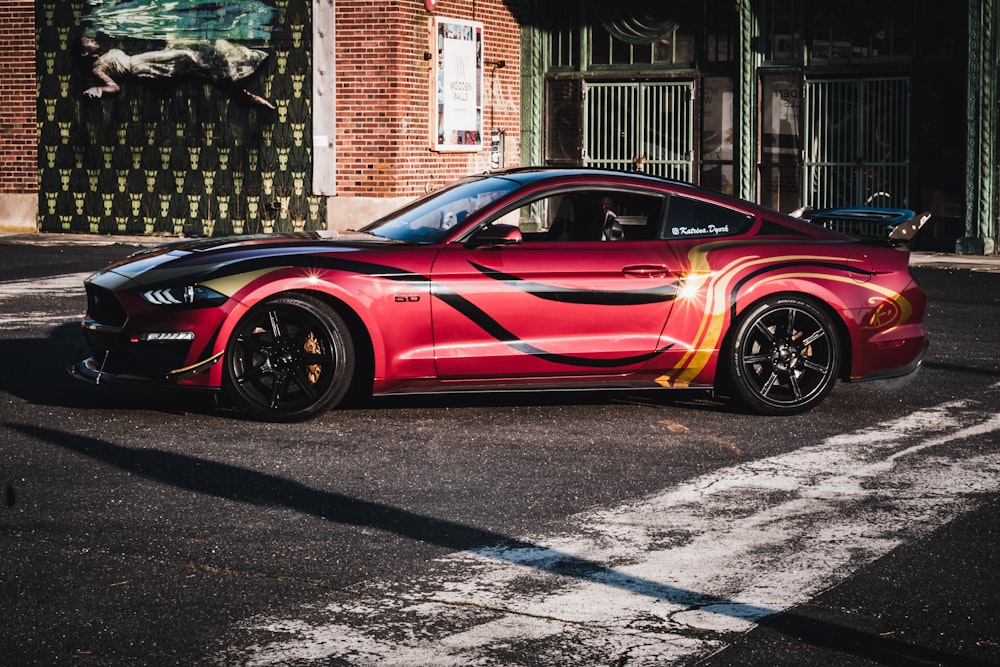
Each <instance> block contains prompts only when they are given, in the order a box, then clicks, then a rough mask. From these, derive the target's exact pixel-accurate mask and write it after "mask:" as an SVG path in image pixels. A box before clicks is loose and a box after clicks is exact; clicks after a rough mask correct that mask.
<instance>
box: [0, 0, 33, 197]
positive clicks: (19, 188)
mask: <svg viewBox="0 0 1000 667" xmlns="http://www.w3.org/2000/svg"><path fill="white" fill-rule="evenodd" d="M34 25H35V2H34V0H4V2H3V3H0V73H2V74H0V156H2V158H3V159H2V160H0V193H31V192H37V191H38V161H37V154H38V153H37V149H36V142H37V130H36V123H35V105H36V102H35V30H34Z"/></svg>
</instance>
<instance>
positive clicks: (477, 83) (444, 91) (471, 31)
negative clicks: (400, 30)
mask: <svg viewBox="0 0 1000 667" xmlns="http://www.w3.org/2000/svg"><path fill="white" fill-rule="evenodd" d="M431 26H432V39H433V44H434V51H433V54H432V57H433V63H434V87H435V95H434V108H433V110H432V123H431V133H432V136H431V143H432V146H433V148H434V150H438V151H478V150H480V149H482V147H483V103H482V95H483V24H482V23H480V22H478V21H465V20H462V19H447V18H440V17H435V18H434V19H432V21H431Z"/></svg>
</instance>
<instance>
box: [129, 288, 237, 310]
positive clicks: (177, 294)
mask: <svg viewBox="0 0 1000 667" xmlns="http://www.w3.org/2000/svg"><path fill="white" fill-rule="evenodd" d="M140 295H141V296H142V298H143V300H145V301H146V303H149V304H152V305H154V306H196V307H199V308H200V307H205V306H218V305H219V304H222V303H225V301H226V299H227V298H228V297H227V296H225V295H223V294H219V293H218V292H216V291H215V290H213V289H209V288H207V287H203V286H202V285H185V286H184V287H163V288H161V289H151V290H146V291H145V292H140Z"/></svg>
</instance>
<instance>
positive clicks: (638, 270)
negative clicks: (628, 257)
mask: <svg viewBox="0 0 1000 667" xmlns="http://www.w3.org/2000/svg"><path fill="white" fill-rule="evenodd" d="M622 273H624V274H625V275H627V276H637V277H640V278H662V277H663V276H666V275H668V274H669V273H670V269H668V268H667V267H665V266H663V265H662V264H660V265H657V264H636V265H635V266H626V267H625V268H623V269H622Z"/></svg>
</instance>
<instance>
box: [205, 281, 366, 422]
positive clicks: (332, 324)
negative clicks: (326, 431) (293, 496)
mask: <svg viewBox="0 0 1000 667" xmlns="http://www.w3.org/2000/svg"><path fill="white" fill-rule="evenodd" d="M353 374H354V345H353V343H352V341H351V337H350V334H349V333H348V328H347V325H345V324H344V321H343V320H342V319H341V318H340V316H339V315H337V313H335V312H334V311H333V310H332V309H331V308H329V307H328V306H327V305H326V304H324V303H322V302H321V301H318V300H317V299H314V298H312V297H309V296H298V295H297V296H281V297H276V298H273V299H268V300H267V301H264V302H262V303H260V304H258V305H257V306H255V307H254V308H252V309H251V310H250V311H249V312H248V313H247V314H246V315H244V316H243V318H242V319H241V320H240V321H239V323H237V325H236V328H235V329H234V330H233V334H232V337H231V338H230V339H229V342H228V344H227V345H226V355H225V371H224V378H223V386H224V388H225V390H226V392H227V393H228V394H229V396H230V397H231V398H232V400H233V401H234V402H235V403H236V404H237V405H239V406H240V407H241V408H242V409H243V410H245V411H246V412H247V413H249V414H250V415H252V416H253V417H255V418H257V419H264V420H268V421H285V422H287V421H299V420H302V419H308V418H309V417H312V416H314V415H317V414H319V413H321V412H323V411H325V410H327V409H329V408H331V407H332V406H334V405H336V404H337V403H338V402H339V401H340V399H341V398H343V396H344V393H345V392H346V391H347V388H348V386H349V385H350V382H351V377H352V375H353Z"/></svg>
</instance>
